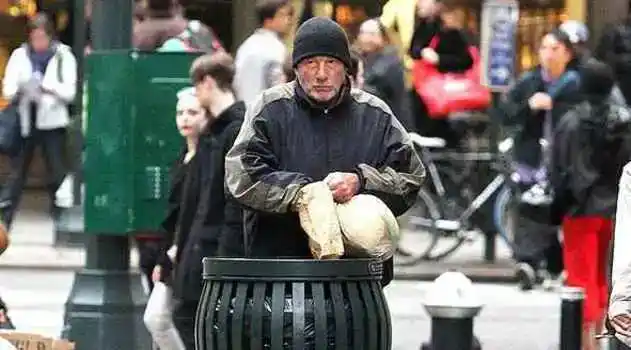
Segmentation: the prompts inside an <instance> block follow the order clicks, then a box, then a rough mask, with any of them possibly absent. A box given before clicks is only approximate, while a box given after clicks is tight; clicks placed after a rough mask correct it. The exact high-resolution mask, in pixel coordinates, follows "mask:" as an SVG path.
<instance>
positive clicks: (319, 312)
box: [311, 282, 329, 350]
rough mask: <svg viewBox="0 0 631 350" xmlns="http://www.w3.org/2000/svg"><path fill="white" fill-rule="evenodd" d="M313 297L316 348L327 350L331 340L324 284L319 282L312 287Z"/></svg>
mask: <svg viewBox="0 0 631 350" xmlns="http://www.w3.org/2000/svg"><path fill="white" fill-rule="evenodd" d="M311 296H312V297H313V318H314V322H315V348H316V349H318V350H319V349H323V350H325V349H327V348H328V342H329V340H328V329H327V324H326V301H325V297H324V284H323V283H318V282H316V283H313V284H312V285H311ZM320 306H322V307H320Z"/></svg>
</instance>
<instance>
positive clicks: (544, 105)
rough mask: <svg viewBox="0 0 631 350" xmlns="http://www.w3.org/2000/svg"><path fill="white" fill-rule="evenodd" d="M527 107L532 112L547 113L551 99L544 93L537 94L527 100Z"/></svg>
mask: <svg viewBox="0 0 631 350" xmlns="http://www.w3.org/2000/svg"><path fill="white" fill-rule="evenodd" d="M528 106H530V109H532V110H544V111H549V110H551V109H552V98H551V97H550V95H548V94H546V93H544V92H537V93H536V94H534V95H532V96H531V97H530V99H528Z"/></svg>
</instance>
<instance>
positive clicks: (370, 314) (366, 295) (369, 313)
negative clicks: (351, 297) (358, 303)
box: [359, 283, 379, 350]
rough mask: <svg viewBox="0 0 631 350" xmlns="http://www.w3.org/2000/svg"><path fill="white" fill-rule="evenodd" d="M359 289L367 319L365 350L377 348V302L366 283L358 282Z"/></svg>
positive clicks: (375, 349)
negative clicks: (366, 343)
mask: <svg viewBox="0 0 631 350" xmlns="http://www.w3.org/2000/svg"><path fill="white" fill-rule="evenodd" d="M359 291H360V294H361V299H362V300H363V303H364V311H365V312H366V320H367V321H368V322H367V323H368V328H367V329H366V332H367V333H368V346H367V347H366V349H367V350H377V349H378V348H379V343H378V341H377V340H378V339H379V338H378V336H379V328H378V326H377V309H376V306H377V302H376V301H375V300H374V299H373V297H372V293H370V289H369V288H368V285H367V284H365V283H361V284H359Z"/></svg>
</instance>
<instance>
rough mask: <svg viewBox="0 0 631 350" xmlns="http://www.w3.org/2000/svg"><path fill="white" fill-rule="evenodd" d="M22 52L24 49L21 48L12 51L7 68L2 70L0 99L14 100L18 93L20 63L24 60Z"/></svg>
mask: <svg viewBox="0 0 631 350" xmlns="http://www.w3.org/2000/svg"><path fill="white" fill-rule="evenodd" d="M23 51H24V49H22V48H17V49H15V50H13V52H12V53H11V56H10V57H9V61H8V62H7V67H6V68H5V70H4V78H3V79H2V97H4V98H5V99H7V100H12V99H14V98H15V97H16V96H17V94H18V92H19V91H20V83H21V82H20V81H19V74H20V65H21V62H20V61H21V60H23V59H26V57H25V55H24V52H23Z"/></svg>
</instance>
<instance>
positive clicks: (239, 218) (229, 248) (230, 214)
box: [218, 123, 245, 257]
mask: <svg viewBox="0 0 631 350" xmlns="http://www.w3.org/2000/svg"><path fill="white" fill-rule="evenodd" d="M240 128H241V123H233V124H232V125H230V126H229V127H228V130H226V133H227V136H226V142H227V144H226V153H227V151H228V150H229V149H230V147H232V145H233V144H234V142H235V140H236V138H237V135H238V133H239V129H240ZM218 252H219V256H223V257H243V256H245V246H244V240H243V209H242V207H241V205H239V203H238V202H237V201H236V200H235V199H234V197H233V196H232V195H231V194H230V191H228V189H227V188H225V206H224V225H223V227H222V229H221V237H219V250H218Z"/></svg>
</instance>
